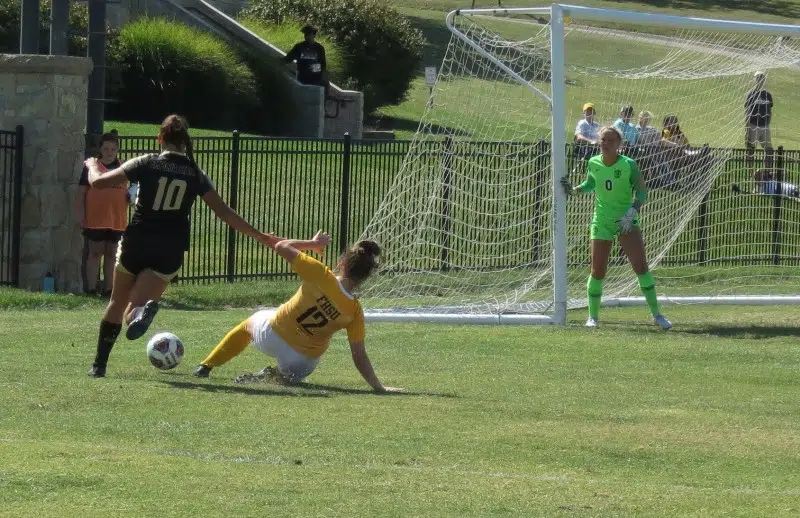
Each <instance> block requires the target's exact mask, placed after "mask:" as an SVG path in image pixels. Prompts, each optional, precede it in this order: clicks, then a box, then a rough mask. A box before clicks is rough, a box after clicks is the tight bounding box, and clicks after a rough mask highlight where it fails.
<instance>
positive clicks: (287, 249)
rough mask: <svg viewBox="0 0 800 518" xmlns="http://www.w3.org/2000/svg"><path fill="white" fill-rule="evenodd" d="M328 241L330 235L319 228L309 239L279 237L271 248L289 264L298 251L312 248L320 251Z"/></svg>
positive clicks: (329, 241) (329, 240)
mask: <svg viewBox="0 0 800 518" xmlns="http://www.w3.org/2000/svg"><path fill="white" fill-rule="evenodd" d="M330 243H331V236H329V235H328V234H327V233H325V232H323V231H321V230H319V231H317V233H316V234H315V235H314V237H313V238H311V239H279V241H278V242H277V243H276V244H275V245H274V246H271V248H273V249H274V250H275V252H276V253H277V254H278V255H279V256H281V257H282V258H283V259H284V260H285V261H286V262H287V263H289V264H291V263H293V262H294V260H295V259H296V258H297V256H298V255H299V254H300V252H304V251H306V250H313V251H315V252H318V253H321V252H322V251H323V250H325V247H327V246H328V245H329V244H330Z"/></svg>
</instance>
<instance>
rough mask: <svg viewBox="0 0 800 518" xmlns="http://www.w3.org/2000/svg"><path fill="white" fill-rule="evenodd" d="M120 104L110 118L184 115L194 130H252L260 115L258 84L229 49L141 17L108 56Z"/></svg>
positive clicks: (155, 119) (203, 35)
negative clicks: (256, 117)
mask: <svg viewBox="0 0 800 518" xmlns="http://www.w3.org/2000/svg"><path fill="white" fill-rule="evenodd" d="M108 61H109V64H112V65H113V67H114V69H115V71H114V74H116V75H117V77H116V80H111V79H110V81H111V83H112V84H111V90H112V91H111V92H109V94H110V95H111V96H112V97H113V98H115V99H116V100H117V101H118V102H117V103H113V104H109V105H107V107H106V118H113V119H118V120H127V121H137V122H160V121H161V120H162V119H163V118H164V116H165V115H167V114H169V113H180V114H182V115H185V116H186V117H187V119H188V120H189V123H190V124H191V125H192V126H202V127H207V128H217V129H235V128H239V129H251V128H250V127H249V126H250V124H252V113H253V112H258V111H259V109H260V102H259V99H258V86H257V80H256V77H255V75H254V74H253V72H252V71H251V70H250V68H249V67H248V66H247V64H245V62H244V61H243V60H242V58H241V57H239V56H238V55H237V54H236V53H235V52H234V51H233V50H232V49H231V48H230V47H228V46H227V45H225V44H224V43H222V42H220V41H219V40H217V39H216V38H214V37H213V36H210V35H208V34H206V33H204V32H201V31H199V30H196V29H192V28H190V27H187V26H186V25H183V24H179V23H174V22H170V21H167V20H164V19H157V18H149V19H148V18H142V19H139V20H137V21H135V22H133V23H130V24H128V25H125V26H124V27H123V28H122V29H121V30H120V32H119V36H118V37H117V38H115V40H114V42H113V44H112V45H111V46H110V49H109V55H108Z"/></svg>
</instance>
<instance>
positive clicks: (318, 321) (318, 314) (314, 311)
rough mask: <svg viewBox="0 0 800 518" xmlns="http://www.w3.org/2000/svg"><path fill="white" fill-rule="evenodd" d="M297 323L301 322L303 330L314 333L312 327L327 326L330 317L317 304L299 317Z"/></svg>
mask: <svg viewBox="0 0 800 518" xmlns="http://www.w3.org/2000/svg"><path fill="white" fill-rule="evenodd" d="M297 323H298V324H300V327H302V328H303V331H305V332H306V333H308V334H310V335H313V334H314V332H313V331H312V329H315V328H320V327H325V325H326V324H327V323H328V317H326V316H325V314H324V313H323V312H322V311H320V310H319V308H318V307H317V306H311V307H310V308H308V310H307V311H306V312H305V313H303V314H302V315H300V316H299V317H297Z"/></svg>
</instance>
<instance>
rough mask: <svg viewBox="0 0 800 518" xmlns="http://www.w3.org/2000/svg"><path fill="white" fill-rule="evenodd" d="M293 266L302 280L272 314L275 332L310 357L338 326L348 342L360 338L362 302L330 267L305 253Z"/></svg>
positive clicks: (320, 351) (323, 348)
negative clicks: (345, 331) (350, 292)
mask: <svg viewBox="0 0 800 518" xmlns="http://www.w3.org/2000/svg"><path fill="white" fill-rule="evenodd" d="M292 268H293V269H294V271H295V272H296V273H297V275H299V276H300V279H302V281H303V283H302V284H301V285H300V288H299V289H298V290H297V292H296V293H295V294H294V295H293V296H292V298H291V299H289V300H288V301H287V302H285V303H284V304H282V305H281V307H280V308H278V311H277V312H276V313H275V316H273V317H272V321H271V322H270V325H271V326H272V329H274V330H275V332H276V333H277V334H278V336H280V337H281V338H283V340H284V341H285V342H286V343H287V344H289V345H290V346H292V348H294V349H295V350H296V351H297V352H299V353H301V354H302V355H304V356H306V357H309V358H319V357H320V356H322V354H323V353H324V352H325V351H326V350H327V349H328V345H329V343H330V339H331V336H332V335H333V334H334V333H335V332H336V331H338V330H340V329H347V338H348V339H349V340H350V341H351V342H354V341H358V340H363V339H364V312H363V311H362V309H361V304H360V303H359V302H358V300H357V299H356V298H355V297H353V296H352V295H350V294H349V293H347V292H346V291H345V290H344V288H343V287H342V285H341V284H339V281H338V280H337V279H336V276H334V275H333V272H332V271H331V270H330V268H328V267H327V266H325V265H324V264H322V263H321V262H319V261H317V260H316V259H314V258H313V257H309V256H308V255H307V254H304V253H300V254H299V255H298V256H297V258H296V259H295V260H294V262H293V263H292Z"/></svg>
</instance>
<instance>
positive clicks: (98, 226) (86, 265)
mask: <svg viewBox="0 0 800 518" xmlns="http://www.w3.org/2000/svg"><path fill="white" fill-rule="evenodd" d="M118 151H119V140H118V137H117V133H116V131H115V130H112V131H111V132H110V133H106V134H104V135H103V136H102V138H101V141H100V157H99V159H100V160H99V162H100V170H101V171H102V172H103V173H106V172H108V171H110V170H112V169H116V168H117V167H119V166H120V162H119V159H118V158H117V152H118ZM78 185H79V186H80V189H79V191H78V196H77V199H76V204H75V205H76V206H75V212H76V217H77V218H78V221H79V222H80V224H81V228H82V229H83V237H84V246H83V265H82V266H83V268H82V272H81V274H82V277H83V291H84V293H87V294H88V293H92V292H94V291H95V288H97V291H98V292H100V293H102V294H104V295H110V294H111V282H112V279H113V277H114V264H115V262H116V256H117V245H118V243H119V239H120V237H122V232H123V231H124V230H125V227H126V225H127V224H128V202H129V199H128V186H127V185H122V184H120V185H117V186H115V187H114V188H112V189H93V188H92V187H90V186H89V169H88V168H87V167H85V166H84V168H83V171H82V172H81V177H80V180H79V182H78ZM101 258H102V259H103V288H99V287H96V286H95V282H96V280H97V278H98V269H99V267H100V259H101Z"/></svg>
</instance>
